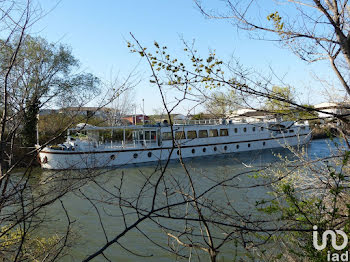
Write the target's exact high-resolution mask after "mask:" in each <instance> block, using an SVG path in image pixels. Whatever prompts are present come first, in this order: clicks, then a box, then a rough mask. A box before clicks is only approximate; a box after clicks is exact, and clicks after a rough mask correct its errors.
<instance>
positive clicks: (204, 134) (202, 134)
mask: <svg viewBox="0 0 350 262" xmlns="http://www.w3.org/2000/svg"><path fill="white" fill-rule="evenodd" d="M198 137H200V138H203V137H208V131H207V130H199V131H198Z"/></svg>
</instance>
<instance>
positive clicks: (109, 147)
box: [39, 119, 311, 169]
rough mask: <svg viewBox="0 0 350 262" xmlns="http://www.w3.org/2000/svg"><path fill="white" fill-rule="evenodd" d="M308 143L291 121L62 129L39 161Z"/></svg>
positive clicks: (124, 160)
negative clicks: (58, 140) (62, 135)
mask: <svg viewBox="0 0 350 262" xmlns="http://www.w3.org/2000/svg"><path fill="white" fill-rule="evenodd" d="M171 130H172V131H171ZM310 139H311V132H310V128H309V125H308V123H307V122H303V123H298V122H293V121H284V122H280V121H277V120H274V121H261V120H260V121H255V122H249V123H246V122H244V121H242V120H241V121H236V120H226V119H221V120H197V121H192V122H189V121H187V123H181V124H179V123H177V124H174V125H173V126H172V127H171V126H169V125H167V124H158V125H142V126H139V125H132V126H116V127H95V126H90V125H84V124H83V125H80V126H77V127H76V128H72V129H69V130H68V134H67V141H66V142H65V143H63V144H60V145H56V146H47V147H45V148H43V149H42V150H41V152H40V153H39V160H40V163H41V166H42V167H43V168H46V169H83V168H101V167H111V166H123V165H128V164H135V163H145V162H152V161H160V160H167V159H179V157H180V156H181V157H182V158H187V157H200V156H207V155H218V154H227V153H231V154H232V153H238V152H243V151H251V150H262V149H269V148H278V147H284V146H298V145H303V144H306V143H308V142H309V141H310Z"/></svg>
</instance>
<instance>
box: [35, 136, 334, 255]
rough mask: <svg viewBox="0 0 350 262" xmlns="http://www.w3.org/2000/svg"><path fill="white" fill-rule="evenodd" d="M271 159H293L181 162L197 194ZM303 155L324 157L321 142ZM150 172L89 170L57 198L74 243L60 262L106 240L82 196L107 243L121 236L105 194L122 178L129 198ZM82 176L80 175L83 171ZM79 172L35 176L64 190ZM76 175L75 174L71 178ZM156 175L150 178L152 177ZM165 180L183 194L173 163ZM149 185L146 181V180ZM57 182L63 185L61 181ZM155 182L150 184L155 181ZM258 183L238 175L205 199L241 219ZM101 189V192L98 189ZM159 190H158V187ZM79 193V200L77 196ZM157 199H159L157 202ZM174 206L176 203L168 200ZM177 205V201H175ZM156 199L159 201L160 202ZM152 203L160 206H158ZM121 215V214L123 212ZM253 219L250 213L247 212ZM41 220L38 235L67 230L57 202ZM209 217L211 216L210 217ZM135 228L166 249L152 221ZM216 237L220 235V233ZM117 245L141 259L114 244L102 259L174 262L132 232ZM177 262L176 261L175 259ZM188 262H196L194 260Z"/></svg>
mask: <svg viewBox="0 0 350 262" xmlns="http://www.w3.org/2000/svg"><path fill="white" fill-rule="evenodd" d="M276 154H280V155H282V156H287V157H289V158H293V154H291V153H290V152H289V151H288V150H274V151H273V152H272V151H271V150H264V151H254V152H246V153H241V154H228V155H220V156H215V157H213V156H211V157H203V158H196V159H189V160H186V161H185V163H186V166H187V168H188V170H189V173H190V174H191V177H192V179H193V183H194V184H195V187H196V190H197V192H198V193H200V192H203V191H204V190H206V189H207V188H209V187H210V186H211V185H213V183H215V182H214V181H218V180H222V179H225V178H228V177H233V176H235V175H236V174H240V173H242V172H247V171H248V170H255V168H257V167H260V166H266V165H268V164H271V163H278V161H279V158H278V157H276ZM308 154H309V155H310V156H314V157H317V156H326V155H327V154H329V151H328V146H327V141H326V140H315V141H312V142H311V143H310V144H309V145H308ZM154 170H155V164H154V163H153V164H149V165H146V166H131V167H126V168H118V169H114V170H112V169H109V170H98V171H95V175H96V177H95V178H94V180H95V181H96V183H95V182H94V181H87V182H86V184H85V185H84V186H82V187H81V192H80V191H79V190H75V191H74V192H72V193H69V194H67V195H66V196H64V197H63V198H62V201H63V203H64V206H65V208H66V209H67V211H68V213H69V216H70V219H71V220H74V221H75V222H74V223H73V234H74V240H73V242H72V243H71V245H72V246H71V247H70V248H69V252H68V253H69V255H67V256H65V257H64V258H63V259H61V261H81V260H82V259H84V258H86V257H87V256H88V255H90V254H92V253H94V252H95V251H97V250H98V249H99V248H101V247H102V246H103V245H104V244H105V243H106V239H105V236H104V233H103V230H102V226H101V224H100V222H99V216H98V214H97V212H96V210H95V208H94V207H93V205H92V204H91V203H90V202H89V201H88V200H87V199H86V198H85V197H84V195H85V196H87V197H88V198H91V200H92V201H93V202H94V203H95V204H96V207H97V208H98V210H99V213H100V217H101V220H102V221H103V226H104V228H105V231H106V234H107V237H108V239H109V240H110V239H113V238H114V237H115V236H116V235H118V234H119V233H120V232H122V231H123V229H124V225H123V219H122V217H121V211H120V209H119V204H118V201H117V200H116V199H115V198H113V197H112V195H111V194H110V193H107V192H106V191H105V190H108V191H110V192H111V193H113V194H117V193H118V191H117V189H116V187H117V186H118V185H120V181H121V177H122V174H123V175H124V178H123V185H124V187H123V190H122V192H123V194H124V195H125V196H127V197H133V196H135V194H136V193H137V192H138V190H139V189H140V187H141V186H142V185H143V183H144V181H145V178H147V177H149V176H150V174H153V173H154ZM85 172H86V171H85ZM78 173H79V172H76V171H73V172H69V173H66V172H61V173H60V172H59V173H54V172H52V171H43V172H42V173H41V174H40V176H38V177H37V179H39V180H40V181H41V182H42V183H44V182H45V183H46V184H47V185H48V187H50V186H52V185H50V183H51V179H52V177H55V179H53V180H57V181H56V182H54V183H55V186H60V185H64V184H65V183H70V182H71V181H70V180H72V181H73V180H74V179H76V177H77V176H79V175H84V174H78ZM77 174H78V175H77ZM157 174H159V172H158V173H157V172H156V173H155V174H154V176H155V177H156V176H157ZM165 175H166V176H168V177H171V179H169V181H168V183H169V184H168V185H169V186H170V183H171V182H170V181H172V183H175V182H174V181H177V183H179V184H181V186H182V187H183V188H186V189H188V190H189V188H188V187H189V184H188V180H187V177H186V175H185V172H184V169H183V167H181V165H180V164H179V163H178V162H176V161H173V162H171V163H170V165H169V167H168V169H167V171H166V174H165ZM151 180H152V179H151ZM62 181H63V182H62ZM155 181H156V179H154V181H152V182H155ZM260 182H261V181H257V180H255V179H254V178H252V177H251V176H250V175H249V174H242V175H239V176H237V177H235V178H234V179H232V180H230V182H229V183H228V184H229V186H232V187H231V189H229V190H227V191H228V192H224V191H223V190H222V188H217V189H215V190H212V191H211V193H210V194H209V198H211V199H213V200H214V201H217V202H218V203H219V204H223V203H225V202H227V201H228V202H230V204H231V205H232V206H233V207H234V208H235V209H236V210H238V211H239V212H240V213H242V214H246V213H247V212H248V213H249V212H251V213H252V210H254V204H255V202H256V201H257V200H260V199H262V198H265V197H267V195H266V192H267V189H266V188H265V187H263V186H261V187H254V188H249V186H251V185H253V184H254V183H256V184H258V183H260ZM104 189H105V190H104ZM160 190H164V187H163V186H161V187H160ZM83 194H84V195H83ZM151 196H152V191H149V192H145V193H144V194H143V196H142V198H141V199H140V201H141V204H140V206H142V205H143V206H144V207H146V208H147V207H149V205H150V203H151V201H152V198H151ZM160 199H162V198H160ZM173 200H174V201H175V200H176V199H173ZM177 200H178V199H177ZM161 201H162V200H160V202H161ZM160 202H159V203H157V205H159V206H160V205H161V204H162V203H160ZM125 211H126V212H127V210H125ZM252 214H254V212H253V213H252ZM45 215H46V218H47V219H49V220H50V221H49V222H47V223H46V224H45V225H43V226H42V230H41V233H42V234H43V235H44V236H50V235H51V234H54V233H58V234H63V233H64V231H65V229H66V226H67V218H66V217H65V213H64V211H63V209H62V207H61V204H60V203H59V202H57V203H54V204H53V205H52V206H50V207H49V208H47V209H46V214H45ZM212 215H214V216H215V214H212ZM135 218H136V217H135V215H130V216H128V217H127V222H128V223H129V224H131V222H132V221H134V219H135ZM165 223H167V225H168V226H169V227H171V228H178V229H181V228H182V227H183V225H182V224H181V222H172V223H168V222H165ZM140 228H141V229H142V230H143V231H144V233H145V234H146V235H147V236H148V237H150V238H151V239H152V240H154V241H155V242H157V243H158V244H159V245H161V246H163V247H165V248H166V247H167V244H168V240H169V239H168V237H167V235H166V234H165V232H164V231H162V230H160V229H159V227H157V225H155V224H154V223H152V222H149V221H144V222H143V223H142V224H140ZM220 234H221V233H220ZM121 243H122V245H124V246H125V247H126V248H127V249H130V250H132V251H133V252H135V253H137V254H140V255H142V256H136V255H133V254H130V252H128V251H126V250H124V249H123V248H122V247H120V246H119V245H117V244H113V245H112V246H110V247H109V248H108V249H107V250H106V252H105V255H106V256H107V257H108V258H109V259H110V260H111V261H176V260H177V259H176V256H174V255H172V254H170V253H169V252H167V251H165V250H163V249H162V248H160V247H157V246H156V245H155V244H153V243H151V242H150V241H149V240H147V239H146V237H144V236H143V235H142V234H141V233H140V232H138V231H137V230H132V231H130V232H128V233H127V234H126V235H125V236H124V237H123V238H122V240H121ZM184 254H186V255H189V251H188V250H186V251H184ZM199 254H200V256H201V258H202V259H203V261H208V258H207V255H206V254H205V253H204V252H199ZM234 255H235V249H234V243H231V244H229V245H227V246H224V247H223V248H222V249H221V253H220V255H219V259H220V260H219V261H232V260H231V259H232V257H233V256H234ZM178 260H181V259H178ZM93 261H106V260H105V259H104V258H103V257H102V256H99V257H97V258H96V259H94V260H93ZM194 261H197V260H196V258H194Z"/></svg>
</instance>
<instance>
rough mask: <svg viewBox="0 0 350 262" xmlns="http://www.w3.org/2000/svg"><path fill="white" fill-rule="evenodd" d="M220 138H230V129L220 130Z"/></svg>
mask: <svg viewBox="0 0 350 262" xmlns="http://www.w3.org/2000/svg"><path fill="white" fill-rule="evenodd" d="M220 136H228V129H220Z"/></svg>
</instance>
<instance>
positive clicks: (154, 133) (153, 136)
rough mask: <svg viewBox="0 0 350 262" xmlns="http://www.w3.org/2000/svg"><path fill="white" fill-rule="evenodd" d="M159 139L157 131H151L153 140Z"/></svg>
mask: <svg viewBox="0 0 350 262" xmlns="http://www.w3.org/2000/svg"><path fill="white" fill-rule="evenodd" d="M156 139H157V132H156V131H151V140H154V141H155V140H156Z"/></svg>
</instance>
